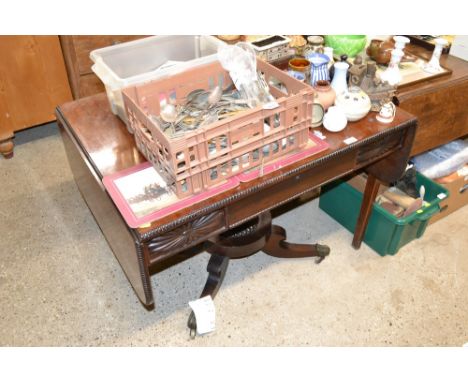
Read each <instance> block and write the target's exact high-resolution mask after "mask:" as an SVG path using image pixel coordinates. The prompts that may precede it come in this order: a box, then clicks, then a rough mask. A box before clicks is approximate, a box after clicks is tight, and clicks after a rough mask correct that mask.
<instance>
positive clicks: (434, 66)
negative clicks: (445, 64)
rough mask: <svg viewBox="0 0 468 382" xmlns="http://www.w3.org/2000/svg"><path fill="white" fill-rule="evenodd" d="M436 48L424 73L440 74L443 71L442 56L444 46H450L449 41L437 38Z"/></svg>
mask: <svg viewBox="0 0 468 382" xmlns="http://www.w3.org/2000/svg"><path fill="white" fill-rule="evenodd" d="M434 42H435V48H434V52H433V53H432V57H431V59H430V60H429V62H428V63H427V64H426V65H425V66H424V68H423V69H424V71H425V72H428V73H439V72H441V71H442V70H443V69H442V67H441V66H440V62H439V61H440V55H441V54H442V49H443V48H444V46H446V45H448V41H447V40H446V39H444V38H436V39H435V40H434Z"/></svg>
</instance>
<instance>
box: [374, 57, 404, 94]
mask: <svg viewBox="0 0 468 382" xmlns="http://www.w3.org/2000/svg"><path fill="white" fill-rule="evenodd" d="M403 55H404V53H403V51H402V50H401V49H393V50H392V58H391V59H390V63H389V64H388V68H387V70H385V72H383V73H382V74H381V75H380V79H381V80H382V81H386V82H388V83H389V84H390V85H391V86H396V85H398V84H399V83H400V82H401V73H400V68H399V65H400V61H401V59H402V57H403Z"/></svg>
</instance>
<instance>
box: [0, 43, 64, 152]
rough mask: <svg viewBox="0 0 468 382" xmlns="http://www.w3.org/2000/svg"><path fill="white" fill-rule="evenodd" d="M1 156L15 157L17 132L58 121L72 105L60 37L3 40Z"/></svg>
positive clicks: (0, 47) (0, 60)
mask: <svg viewBox="0 0 468 382" xmlns="http://www.w3.org/2000/svg"><path fill="white" fill-rule="evenodd" d="M0 52H1V54H0V153H1V154H3V155H4V156H5V157H11V156H13V146H14V145H13V136H14V133H15V131H18V130H22V129H25V128H28V127H31V126H34V125H39V124H42V123H46V122H50V121H53V120H55V115H54V110H55V107H56V106H57V105H58V104H61V103H63V102H67V101H71V99H72V95H71V92H70V87H69V85H68V80H67V73H66V70H65V64H64V61H63V56H62V50H61V48H60V42H59V38H58V36H0Z"/></svg>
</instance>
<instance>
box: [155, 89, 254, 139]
mask: <svg viewBox="0 0 468 382" xmlns="http://www.w3.org/2000/svg"><path fill="white" fill-rule="evenodd" d="M247 109H249V105H248V104H247V101H246V100H244V99H242V98H241V95H240V93H239V91H237V90H235V89H233V88H232V86H231V87H229V88H227V89H225V90H224V91H221V88H220V87H219V86H217V87H215V88H214V89H212V90H204V89H197V90H194V91H192V92H191V93H189V94H188V95H187V97H186V102H185V104H184V105H177V106H175V105H172V104H166V105H164V106H163V107H162V108H161V115H160V116H156V115H151V116H150V118H152V119H153V121H154V122H156V123H157V124H158V126H159V127H160V129H161V130H162V131H163V132H164V133H165V134H167V135H168V136H169V137H170V138H171V139H172V138H179V137H181V136H183V135H184V134H185V133H187V132H189V131H193V130H196V129H198V128H200V127H203V126H206V125H209V124H211V123H214V122H216V121H220V120H222V119H225V118H228V117H231V116H233V115H236V114H237V113H239V112H242V111H244V110H247Z"/></svg>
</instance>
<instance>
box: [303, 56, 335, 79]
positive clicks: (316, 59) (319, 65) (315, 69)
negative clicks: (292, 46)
mask: <svg viewBox="0 0 468 382" xmlns="http://www.w3.org/2000/svg"><path fill="white" fill-rule="evenodd" d="M306 58H307V60H309V62H310V84H311V85H312V86H314V85H316V84H317V81H320V80H323V81H330V74H329V73H328V62H329V61H330V59H329V58H328V56H326V55H325V54H322V53H312V54H309V55H307V57H306Z"/></svg>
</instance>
